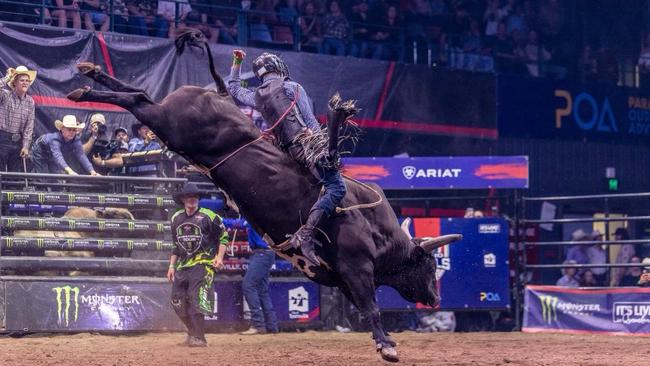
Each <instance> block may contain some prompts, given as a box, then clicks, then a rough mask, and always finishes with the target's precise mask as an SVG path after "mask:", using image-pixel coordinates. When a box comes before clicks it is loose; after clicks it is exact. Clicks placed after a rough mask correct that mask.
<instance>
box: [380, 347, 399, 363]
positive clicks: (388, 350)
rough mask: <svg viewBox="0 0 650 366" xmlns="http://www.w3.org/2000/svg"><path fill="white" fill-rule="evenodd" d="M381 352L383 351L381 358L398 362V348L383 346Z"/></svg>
mask: <svg viewBox="0 0 650 366" xmlns="http://www.w3.org/2000/svg"><path fill="white" fill-rule="evenodd" d="M379 352H380V353H381V358H383V359H384V361H388V362H398V361H399V357H398V356H397V350H396V349H395V348H394V347H382V348H381V349H380V350H379Z"/></svg>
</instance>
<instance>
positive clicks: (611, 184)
mask: <svg viewBox="0 0 650 366" xmlns="http://www.w3.org/2000/svg"><path fill="white" fill-rule="evenodd" d="M607 188H609V190H610V191H618V179H616V178H609V179H607Z"/></svg>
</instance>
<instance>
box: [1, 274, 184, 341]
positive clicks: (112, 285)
mask: <svg viewBox="0 0 650 366" xmlns="http://www.w3.org/2000/svg"><path fill="white" fill-rule="evenodd" d="M5 286H6V287H5V288H6V317H5V319H6V329H7V330H9V331H12V330H13V331H28V332H29V331H80V330H104V331H123V330H182V329H183V326H182V324H181V323H180V321H179V320H178V317H177V316H176V314H175V313H174V311H173V310H172V308H171V306H170V305H169V298H170V295H171V287H170V286H169V284H168V283H166V282H163V281H160V282H151V283H124V282H117V281H115V282H104V283H92V282H80V281H68V282H58V281H8V282H6V283H5Z"/></svg>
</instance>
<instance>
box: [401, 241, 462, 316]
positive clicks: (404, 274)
mask: <svg viewBox="0 0 650 366" xmlns="http://www.w3.org/2000/svg"><path fill="white" fill-rule="evenodd" d="M462 237H463V236H462V235H459V234H452V235H443V236H439V237H435V238H415V239H411V243H412V247H411V248H410V252H409V254H408V258H407V259H406V262H405V263H404V266H403V268H402V270H401V271H400V273H399V275H398V276H397V278H396V279H395V280H396V281H395V283H392V284H391V286H392V287H394V288H395V289H396V290H397V291H398V292H399V293H400V295H402V297H404V298H405V299H406V300H408V301H410V302H420V303H423V304H427V305H429V306H432V307H435V306H437V305H438V303H439V302H440V295H439V294H438V286H437V284H438V280H437V278H436V269H437V268H436V258H435V256H434V254H433V253H434V251H435V250H436V249H437V248H440V247H442V246H445V245H447V244H450V243H453V242H455V241H458V240H460V239H462Z"/></svg>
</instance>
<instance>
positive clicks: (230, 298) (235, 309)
mask: <svg viewBox="0 0 650 366" xmlns="http://www.w3.org/2000/svg"><path fill="white" fill-rule="evenodd" d="M241 286H242V283H241V281H230V280H228V281H215V283H214V289H215V300H216V306H215V312H214V314H213V315H212V316H208V317H206V319H207V320H210V321H217V322H223V323H231V322H239V321H242V320H243V319H244V311H245V310H246V305H245V302H244V296H243V292H242V288H241ZM269 294H270V295H271V302H272V303H273V309H274V310H275V312H276V315H277V317H278V320H279V321H286V322H295V323H308V322H310V321H314V320H319V319H320V288H319V286H318V284H316V283H315V282H312V281H310V280H307V279H301V278H295V279H291V280H290V281H287V280H283V279H279V278H271V282H270V284H269Z"/></svg>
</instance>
